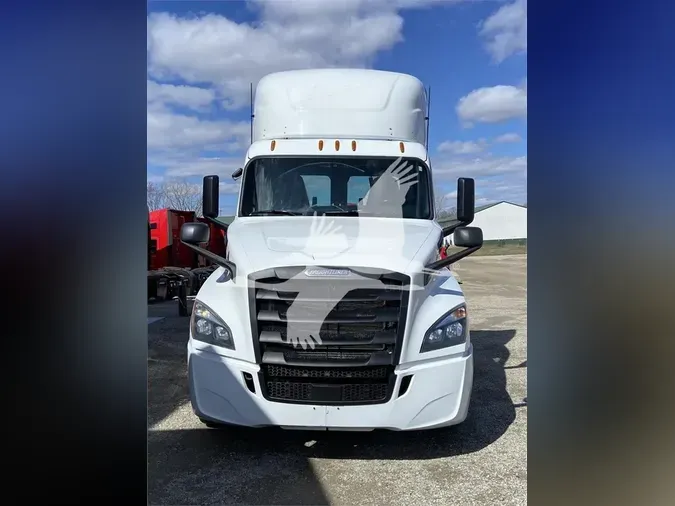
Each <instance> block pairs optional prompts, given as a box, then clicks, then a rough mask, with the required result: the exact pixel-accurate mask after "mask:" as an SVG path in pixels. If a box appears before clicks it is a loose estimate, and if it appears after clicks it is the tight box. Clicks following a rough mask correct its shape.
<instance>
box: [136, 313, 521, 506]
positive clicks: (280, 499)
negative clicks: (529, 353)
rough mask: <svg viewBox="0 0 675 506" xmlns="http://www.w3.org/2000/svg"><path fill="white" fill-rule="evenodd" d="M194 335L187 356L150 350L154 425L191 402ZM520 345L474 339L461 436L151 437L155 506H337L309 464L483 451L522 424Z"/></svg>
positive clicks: (497, 334) (266, 433) (229, 432)
mask: <svg viewBox="0 0 675 506" xmlns="http://www.w3.org/2000/svg"><path fill="white" fill-rule="evenodd" d="M186 325H187V322H186ZM185 333H186V329H183V330H182V332H181V335H182V338H181V339H182V343H181V349H182V352H181V353H178V354H175V353H174V354H172V353H169V354H165V353H161V351H162V350H163V351H165V352H166V351H168V350H171V349H173V348H172V347H171V345H170V343H171V341H172V338H171V336H164V338H163V342H162V344H161V346H159V348H158V349H154V350H153V343H152V342H151V343H150V348H151V350H150V351H151V352H152V353H150V356H153V355H154V358H155V360H157V362H155V364H156V365H153V363H151V362H150V361H149V365H148V367H149V378H151V379H152V377H153V376H154V377H155V381H154V382H153V381H150V382H149V402H150V406H149V408H148V418H149V426H151V425H152V424H153V423H155V422H157V421H159V420H161V419H163V418H165V417H167V416H168V415H170V413H171V411H172V410H174V409H176V407H178V406H179V405H181V404H184V403H186V402H188V399H187V387H186V385H185V384H186V366H185V347H184V342H185V341H184V339H185V338H184V336H185ZM514 336H515V331H514V330H484V331H480V330H478V331H472V332H471V340H472V342H473V343H474V352H475V358H474V360H475V362H474V364H475V373H474V390H473V395H472V399H471V406H470V410H469V417H468V418H467V420H466V421H465V422H464V423H463V424H461V425H458V426H455V427H449V428H447V429H437V430H431V431H416V432H389V431H374V432H367V433H359V432H356V433H355V432H318V431H285V430H281V429H247V428H225V429H218V430H216V429H188V430H162V431H152V432H150V433H149V436H148V480H149V482H148V493H149V501H150V503H151V504H158V503H163V504H209V503H219V504H225V503H227V504H232V503H239V504H241V503H244V504H328V503H329V502H328V499H327V498H326V497H325V494H324V492H323V490H322V487H321V485H320V483H319V482H318V480H317V478H316V476H315V475H314V473H313V471H312V469H311V467H310V465H309V461H308V459H309V458H315V459H372V460H388V459H389V460H408V459H414V460H417V459H433V458H439V457H450V456H455V455H460V454H466V453H472V452H476V451H479V450H481V449H483V448H485V447H487V446H488V445H490V444H492V443H493V442H495V441H496V440H497V439H499V438H500V437H501V436H502V435H503V434H504V433H505V432H506V430H507V428H508V427H509V425H511V423H513V421H514V420H515V409H516V405H514V403H513V402H512V400H511V398H510V397H509V395H508V393H507V391H506V374H505V370H504V369H505V368H504V366H503V364H504V363H505V362H506V360H507V359H508V356H509V352H508V349H507V347H506V345H507V343H508V342H509V341H510V340H511V339H513V337H514ZM167 338H168V339H167ZM167 340H168V342H167ZM157 344H158V343H157ZM175 349H178V348H175ZM521 365H522V364H521ZM153 368H154V369H155V372H154V373H153V372H152V370H153ZM158 368H164V369H163V370H162V371H159V370H158ZM170 378H175V379H174V380H173V381H172V380H171V379H170ZM162 390H168V391H169V392H168V393H167V392H164V393H163V392H162ZM525 402H526V401H525ZM249 407H250V408H251V409H253V407H252V406H249Z"/></svg>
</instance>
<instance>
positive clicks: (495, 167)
mask: <svg viewBox="0 0 675 506" xmlns="http://www.w3.org/2000/svg"><path fill="white" fill-rule="evenodd" d="M432 170H433V173H434V179H435V180H439V181H441V180H446V181H448V180H449V181H452V180H454V179H457V178H458V177H474V178H476V177H487V176H499V175H506V174H514V175H519V176H525V175H526V174H527V156H518V157H510V156H500V157H495V156H485V157H477V158H473V159H469V160H467V159H465V158H460V159H457V158H454V159H453V158H450V159H440V160H433V161H432Z"/></svg>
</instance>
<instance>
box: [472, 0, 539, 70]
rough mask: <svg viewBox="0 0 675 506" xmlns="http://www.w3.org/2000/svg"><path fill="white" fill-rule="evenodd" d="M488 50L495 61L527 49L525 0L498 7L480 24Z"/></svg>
mask: <svg viewBox="0 0 675 506" xmlns="http://www.w3.org/2000/svg"><path fill="white" fill-rule="evenodd" d="M480 35H481V36H482V37H483V38H484V39H485V44H486V48H487V50H488V52H489V53H490V54H491V55H492V59H493V61H494V62H496V63H500V62H502V61H504V60H505V59H506V58H508V57H509V56H511V55H514V54H518V53H524V52H526V51H527V0H515V1H514V2H512V3H510V4H507V5H504V6H502V7H500V8H499V9H498V10H497V11H496V12H495V13H494V14H492V15H491V16H490V17H488V18H487V19H486V20H485V21H483V23H481V25H480Z"/></svg>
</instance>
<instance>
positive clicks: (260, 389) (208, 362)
mask: <svg viewBox="0 0 675 506" xmlns="http://www.w3.org/2000/svg"><path fill="white" fill-rule="evenodd" d="M427 115H428V112H427V96H426V92H425V89H424V86H423V85H422V83H421V82H420V81H419V80H417V79H416V78H414V77H413V76H409V75H406V74H399V73H393V72H383V71H375V70H362V69H317V70H303V71H290V72H280V73H275V74H270V75H268V76H266V77H264V78H263V79H262V80H261V81H260V82H259V84H258V87H257V90H256V95H255V101H254V106H253V123H252V143H251V145H250V147H249V149H248V151H247V154H246V158H245V161H244V165H243V168H242V170H241V171H239V172H238V173H237V176H240V178H241V186H240V191H239V197H238V202H237V210H236V216H235V219H234V221H233V222H232V223H231V224H230V225H229V226H228V227H227V250H226V251H227V252H226V254H225V256H224V257H223V256H220V255H217V254H215V253H213V252H211V251H209V250H207V249H205V248H203V247H202V245H203V244H204V243H208V242H209V238H210V237H209V227H208V225H207V224H205V223H188V224H185V225H184V226H183V229H182V231H181V240H182V241H183V242H184V243H185V244H186V245H188V246H190V247H191V248H193V249H194V250H195V251H197V252H198V253H200V254H202V255H203V256H205V257H206V258H208V259H210V260H211V261H213V262H215V263H216V264H217V265H218V266H219V267H218V268H217V269H216V271H215V272H214V273H213V274H212V275H211V276H210V277H209V279H208V280H207V281H206V282H205V283H204V284H203V285H202V287H201V288H200V290H199V293H198V294H197V296H196V300H195V303H194V306H193V311H192V315H191V322H190V336H189V340H188V350H187V351H188V371H189V389H190V399H191V403H192V407H193V410H194V412H195V414H196V415H197V416H198V417H199V418H200V419H201V420H202V421H203V422H204V423H206V424H207V425H209V426H217V425H219V424H235V425H245V426H251V427H263V426H280V427H286V428H303V429H318V430H325V429H330V430H372V429H391V430H411V429H431V428H436V427H443V426H448V425H453V424H457V423H460V422H462V421H463V420H464V419H465V418H466V416H467V412H468V406H469V400H470V396H471V388H472V382H473V348H472V345H471V340H470V330H469V311H468V307H467V303H466V300H465V298H464V295H463V292H462V290H461V288H460V286H459V285H458V283H457V282H456V280H455V279H454V277H453V276H452V275H451V274H450V272H449V270H448V269H446V267H447V266H449V265H451V264H452V263H453V262H455V261H457V260H459V259H460V258H463V257H465V256H467V255H469V254H471V253H473V252H474V251H476V250H477V249H478V248H480V247H481V245H482V233H481V231H480V229H477V228H475V227H470V226H468V225H469V224H470V223H471V221H472V219H473V207H474V194H473V193H474V184H473V180H471V179H465V178H460V180H458V203H457V221H456V223H454V224H452V225H450V226H448V227H446V228H442V227H440V226H439V224H438V223H437V222H436V221H435V210H434V205H433V203H434V195H433V180H432V171H431V167H430V162H429V157H428V153H427V149H426V145H427V138H426V137H427V128H426V122H427V117H428V116H427ZM218 198H219V178H218V176H206V177H205V178H204V212H203V214H204V217H205V218H207V219H208V220H211V221H212V222H213V223H218V222H217V219H216V218H217V215H218V209H219V205H218V204H219V203H218ZM221 226H222V227H223V228H224V227H225V225H222V224H221ZM450 234H454V244H455V245H456V246H459V247H463V248H464V249H463V250H461V251H459V252H458V253H455V254H453V255H450V256H448V257H446V258H443V259H441V258H440V255H439V247H440V245H441V244H442V242H443V239H444V237H447V236H448V235H450Z"/></svg>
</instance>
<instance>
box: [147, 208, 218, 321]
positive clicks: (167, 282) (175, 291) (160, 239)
mask: <svg viewBox="0 0 675 506" xmlns="http://www.w3.org/2000/svg"><path fill="white" fill-rule="evenodd" d="M199 221H200V218H197V217H196V216H195V213H194V212H193V211H179V210H175V209H159V210H155V211H150V210H148V303H150V304H152V303H157V302H164V301H167V300H176V301H177V304H178V314H179V315H180V316H188V315H189V314H190V311H191V308H192V304H193V302H194V298H195V295H196V294H197V292H198V291H199V288H200V287H201V286H202V284H203V283H204V282H205V281H206V279H208V277H209V276H210V275H211V273H212V272H213V271H214V270H215V268H216V265H215V264H213V263H212V262H210V261H208V260H204V259H203V257H201V256H199V255H197V254H196V253H195V252H194V251H193V250H191V249H190V248H189V247H186V246H185V245H184V244H183V243H182V242H181V241H180V230H181V227H182V225H183V224H184V223H194V222H199ZM201 221H202V222H203V221H204V220H203V218H202V219H201ZM212 228H213V234H212V235H211V240H210V242H209V244H208V247H209V248H213V249H214V250H215V251H218V252H219V253H224V249H225V246H224V232H223V231H222V230H220V229H217V228H216V227H212ZM219 237H220V238H221V240H220V241H219V240H218V239H219Z"/></svg>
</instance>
